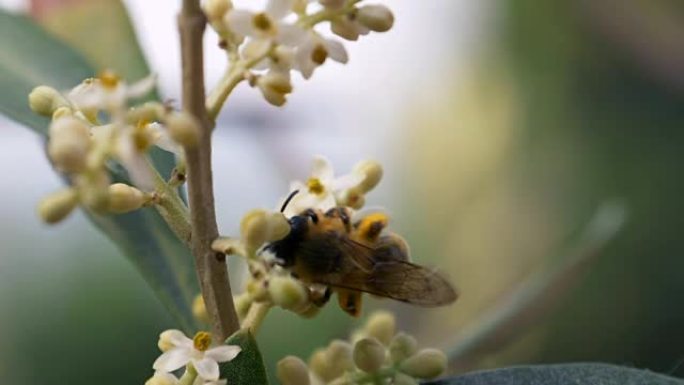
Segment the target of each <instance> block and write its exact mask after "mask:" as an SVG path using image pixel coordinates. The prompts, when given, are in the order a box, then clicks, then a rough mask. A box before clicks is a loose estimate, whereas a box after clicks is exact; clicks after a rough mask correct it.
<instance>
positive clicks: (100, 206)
mask: <svg viewBox="0 0 684 385" xmlns="http://www.w3.org/2000/svg"><path fill="white" fill-rule="evenodd" d="M74 183H75V184H76V185H77V186H78V193H79V198H80V201H81V203H82V204H83V205H84V206H86V207H87V208H89V209H91V210H93V211H95V212H98V213H106V212H107V211H108V209H109V185H110V182H109V175H108V174H107V172H106V171H105V169H102V170H99V172H98V173H88V174H80V175H77V177H76V178H75V179H74Z"/></svg>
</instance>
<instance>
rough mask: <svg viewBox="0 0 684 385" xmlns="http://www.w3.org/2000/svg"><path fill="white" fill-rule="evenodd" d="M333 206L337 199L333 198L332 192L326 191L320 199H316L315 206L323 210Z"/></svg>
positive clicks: (335, 204)
mask: <svg viewBox="0 0 684 385" xmlns="http://www.w3.org/2000/svg"><path fill="white" fill-rule="evenodd" d="M335 206H337V201H336V200H335V195H333V194H332V193H328V194H323V197H322V199H321V200H319V201H318V203H317V204H316V207H315V208H317V209H320V210H323V211H328V210H330V209H331V208H333V207H335Z"/></svg>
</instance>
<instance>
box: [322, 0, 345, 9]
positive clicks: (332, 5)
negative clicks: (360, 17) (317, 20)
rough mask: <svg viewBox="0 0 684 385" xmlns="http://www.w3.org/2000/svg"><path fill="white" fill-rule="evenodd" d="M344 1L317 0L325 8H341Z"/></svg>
mask: <svg viewBox="0 0 684 385" xmlns="http://www.w3.org/2000/svg"><path fill="white" fill-rule="evenodd" d="M344 1H345V0H318V2H319V3H321V5H322V6H324V7H326V8H341V7H342V6H343V5H344Z"/></svg>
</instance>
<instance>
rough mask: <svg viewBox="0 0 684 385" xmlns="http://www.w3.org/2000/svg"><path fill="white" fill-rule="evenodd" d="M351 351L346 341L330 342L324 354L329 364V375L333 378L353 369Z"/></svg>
mask: <svg viewBox="0 0 684 385" xmlns="http://www.w3.org/2000/svg"><path fill="white" fill-rule="evenodd" d="M352 350H353V349H352V346H351V344H350V343H349V342H347V341H342V340H333V341H332V342H330V345H328V348H327V349H326V351H325V354H326V358H327V359H328V362H329V365H328V366H329V373H330V375H331V376H332V377H333V378H336V377H339V376H341V375H342V374H344V372H346V371H348V370H352V369H354V361H353V359H352Z"/></svg>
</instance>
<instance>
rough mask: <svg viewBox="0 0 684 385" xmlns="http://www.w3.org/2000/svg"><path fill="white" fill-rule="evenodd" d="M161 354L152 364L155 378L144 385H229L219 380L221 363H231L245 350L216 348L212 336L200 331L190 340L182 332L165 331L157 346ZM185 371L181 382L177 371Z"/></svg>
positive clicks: (224, 347)
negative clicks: (175, 373) (176, 373)
mask: <svg viewBox="0 0 684 385" xmlns="http://www.w3.org/2000/svg"><path fill="white" fill-rule="evenodd" d="M157 346H158V347H159V350H161V352H162V354H161V356H159V358H157V360H156V361H155V362H154V364H153V365H152V368H153V369H154V370H155V373H154V375H153V376H152V377H151V378H150V379H149V380H147V382H145V385H180V384H188V385H189V384H192V385H226V383H227V380H226V379H219V376H220V370H219V364H220V363H224V362H229V361H231V360H232V359H234V358H235V357H237V355H238V354H240V351H241V350H242V349H241V348H240V347H239V346H233V345H216V346H214V344H213V341H212V337H211V334H209V333H208V332H204V331H200V332H197V333H196V334H195V336H194V337H193V338H192V339H191V338H188V337H186V336H185V334H183V332H181V331H180V330H175V329H171V330H166V331H164V332H163V333H161V334H160V335H159V342H158V343H157ZM181 368H184V372H183V374H182V377H181V378H180V379H179V378H178V377H176V376H175V375H174V372H176V371H178V370H179V369H181Z"/></svg>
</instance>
